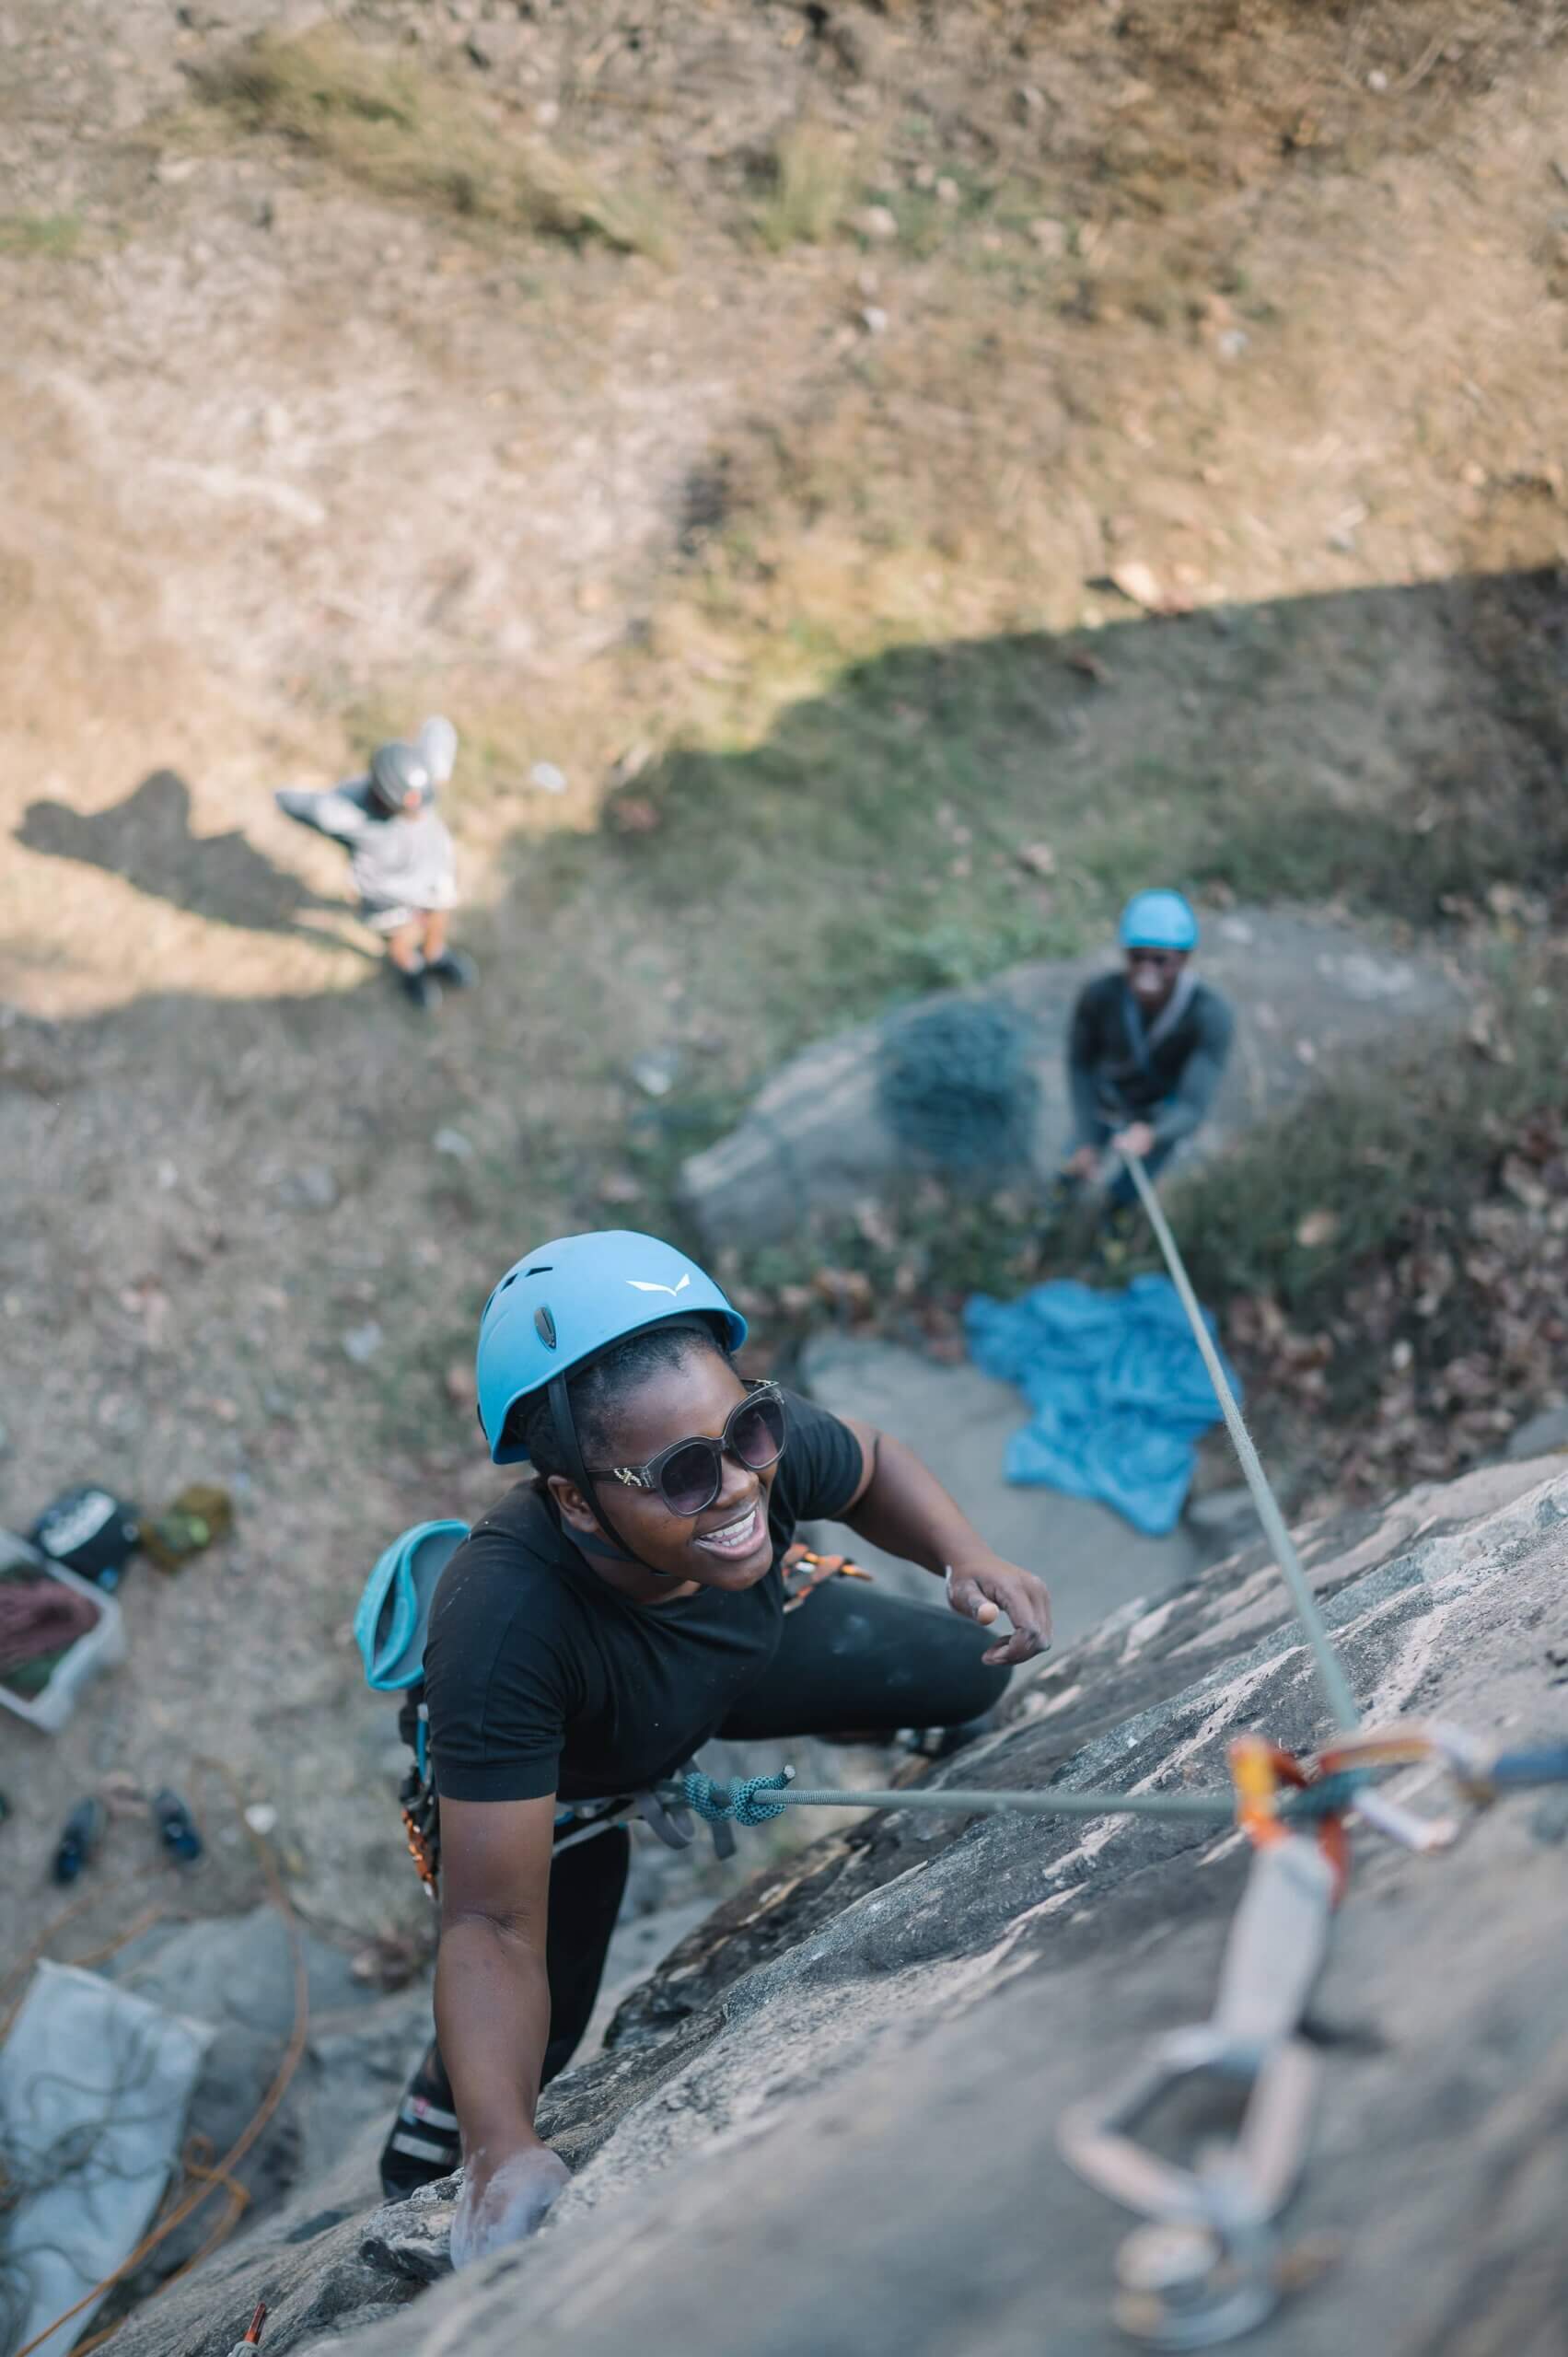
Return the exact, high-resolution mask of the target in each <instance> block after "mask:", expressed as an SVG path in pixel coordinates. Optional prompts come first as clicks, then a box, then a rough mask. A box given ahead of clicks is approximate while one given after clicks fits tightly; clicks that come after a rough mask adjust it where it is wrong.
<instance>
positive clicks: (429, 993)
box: [396, 966, 441, 1015]
mask: <svg viewBox="0 0 1568 2357" xmlns="http://www.w3.org/2000/svg"><path fill="white" fill-rule="evenodd" d="M396 972H397V977H398V988H399V989H400V990H401V992H402V994H403V996H404V997H405V998H406V999H408V1000H409V1001H410V1002H411V1003H412V1004H413V1005H414V1006H417V1007H418V1009H419V1011H420V1013H421V1014H422V1015H434V1014H435V1012H436V1008H437V1007H438V1006H439V1005H440V1004H441V985H440V983H439V982H438V981H436V976H435V973H434V972H433V971H432V970H431V969H430V968H429V967H427V966H416V967H415V968H414V969H413V970H412V972H411V971H410V970H409V969H408V968H407V967H406V966H399V967H398V968H397V969H396Z"/></svg>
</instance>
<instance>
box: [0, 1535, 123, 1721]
mask: <svg viewBox="0 0 1568 2357" xmlns="http://www.w3.org/2000/svg"><path fill="white" fill-rule="evenodd" d="M13 1570H30V1571H33V1572H36V1573H38V1574H39V1575H40V1577H41V1578H43V1579H50V1580H54V1581H57V1582H58V1584H59V1585H60V1586H62V1587H67V1588H72V1589H74V1590H75V1593H76V1595H78V1596H86V1597H87V1601H88V1603H89V1604H90V1605H92V1607H93V1608H94V1609H95V1610H96V1612H97V1614H98V1619H97V1620H96V1621H95V1622H94V1623H93V1626H92V1627H91V1628H90V1629H86V1630H84V1631H83V1632H82V1634H81V1635H80V1636H79V1637H78V1638H77V1639H76V1640H75V1643H74V1644H73V1645H71V1646H70V1648H69V1649H68V1651H66V1652H65V1653H64V1654H63V1655H61V1657H60V1659H59V1660H58V1661H57V1662H56V1663H55V1665H54V1667H53V1669H52V1672H51V1673H50V1678H49V1683H48V1685H47V1686H46V1687H45V1688H44V1689H43V1690H42V1692H41V1693H39V1694H30V1695H29V1694H14V1693H13V1692H12V1691H11V1689H10V1688H9V1687H8V1686H7V1685H6V1679H5V1676H4V1673H3V1672H0V1705H3V1706H4V1707H5V1708H6V1710H7V1711H14V1712H15V1713H16V1714H17V1718H19V1719H26V1721H27V1723H28V1724H29V1726H32V1727H41V1728H42V1730H43V1732H44V1734H45V1735H58V1734H59V1732H60V1729H61V1728H62V1727H63V1726H64V1724H65V1722H66V1720H67V1719H68V1718H69V1717H70V1715H71V1713H72V1712H73V1711H74V1710H75V1707H76V1702H77V1699H78V1697H79V1696H80V1694H81V1690H82V1689H83V1687H84V1686H86V1685H87V1681H88V1679H89V1678H96V1677H97V1676H98V1673H99V1670H100V1669H113V1668H114V1667H115V1666H117V1665H118V1664H119V1663H121V1662H122V1661H123V1660H124V1658H125V1620H124V1616H123V1615H122V1612H121V1609H120V1607H119V1604H118V1603H117V1602H116V1600H115V1598H114V1597H113V1596H105V1594H104V1592H103V1590H102V1589H101V1588H100V1587H95V1586H94V1585H93V1583H92V1581H91V1580H85V1579H82V1578H81V1577H80V1576H79V1575H78V1573H75V1572H73V1571H69V1570H67V1568H66V1566H65V1565H64V1563H56V1562H52V1561H51V1560H50V1558H49V1557H48V1556H47V1555H43V1554H41V1553H40V1552H39V1550H38V1549H37V1548H36V1547H31V1546H29V1544H28V1541H27V1540H26V1539H25V1538H17V1535H16V1533H15V1531H12V1530H0V1581H4V1582H5V1585H10V1583H9V1582H8V1581H5V1574H6V1573H7V1572H10V1571H13Z"/></svg>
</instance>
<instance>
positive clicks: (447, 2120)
mask: <svg viewBox="0 0 1568 2357" xmlns="http://www.w3.org/2000/svg"><path fill="white" fill-rule="evenodd" d="M462 2157H463V2152H462V2146H461V2144H460V2143H459V2141H458V2116H457V2113H456V2112H455V2111H454V2110H453V2108H452V2089H451V2084H450V2082H449V2081H448V2079H447V2073H446V2069H445V2067H444V2065H443V2063H442V2061H441V2054H440V2049H438V2048H437V2046H436V2043H435V2041H434V2039H432V2041H431V2043H430V2045H429V2046H427V2047H426V2049H425V2050H424V2057H423V2059H422V2061H421V2062H420V2065H419V2068H418V2070H417V2071H416V2072H415V2073H414V2074H413V2076H412V2079H411V2080H410V2081H409V2083H408V2085H407V2087H406V2088H405V2089H404V2091H403V2098H402V2101H401V2103H400V2104H399V2106H398V2116H397V2118H396V2119H394V2120H393V2122H392V2127H391V2132H390V2134H389V2136H388V2138H387V2141H386V2142H385V2143H384V2144H383V2145H382V2147H381V2190H382V2191H383V2192H384V2193H385V2195H386V2197H387V2199H388V2200H389V2201H403V2200H407V2198H408V2196H409V2195H410V2194H411V2193H417V2192H418V2190H419V2189H420V2187H421V2186H422V2185H435V2184H436V2183H438V2182H439V2180H440V2179H441V2178H442V2177H450V2176H451V2174H452V2171H453V2170H454V2169H455V2168H457V2167H458V2166H459V2164H460V2162H461V2160H462Z"/></svg>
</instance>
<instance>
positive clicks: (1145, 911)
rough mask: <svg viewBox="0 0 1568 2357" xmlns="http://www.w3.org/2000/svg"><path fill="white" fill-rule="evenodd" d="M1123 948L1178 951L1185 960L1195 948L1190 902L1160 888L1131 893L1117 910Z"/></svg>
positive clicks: (1194, 919) (1193, 922) (1195, 922)
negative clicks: (1128, 898)
mask: <svg viewBox="0 0 1568 2357" xmlns="http://www.w3.org/2000/svg"><path fill="white" fill-rule="evenodd" d="M1118 933H1119V935H1120V938H1121V946H1122V947H1123V949H1179V950H1180V951H1181V953H1182V955H1183V956H1184V957H1185V955H1186V954H1187V952H1188V951H1189V950H1191V949H1196V948H1197V946H1198V920H1197V917H1196V916H1195V914H1194V913H1193V910H1192V903H1191V900H1188V899H1186V897H1185V896H1184V895H1183V894H1182V893H1180V892H1171V891H1167V890H1165V889H1164V888H1161V889H1159V890H1156V891H1152V892H1134V893H1133V895H1132V899H1131V900H1129V901H1128V903H1127V906H1126V907H1125V908H1124V909H1123V910H1122V911H1121V924H1120V926H1119V927H1118Z"/></svg>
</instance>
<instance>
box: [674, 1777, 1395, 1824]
mask: <svg viewBox="0 0 1568 2357" xmlns="http://www.w3.org/2000/svg"><path fill="white" fill-rule="evenodd" d="M794 1775H795V1771H794V1769H793V1768H785V1769H784V1770H782V1771H780V1773H779V1774H778V1775H776V1776H745V1777H741V1778H739V1779H738V1780H737V1782H735V1783H734V1784H723V1783H718V1782H715V1781H714V1779H713V1778H712V1777H711V1776H704V1775H703V1774H702V1773H701V1771H698V1770H695V1769H689V1770H688V1771H687V1772H686V1773H685V1775H684V1776H682V1777H680V1778H679V1781H678V1782H674V1783H672V1784H668V1785H660V1786H658V1787H657V1788H656V1789H657V1793H658V1797H659V1798H660V1799H661V1800H664V1801H668V1802H674V1803H678V1804H680V1805H684V1806H685V1807H687V1808H692V1809H695V1810H696V1812H697V1814H698V1816H699V1817H703V1818H704V1819H706V1821H707V1822H708V1823H709V1824H710V1825H714V1824H720V1823H722V1822H723V1820H724V1819H725V1818H726V1817H734V1818H735V1820H736V1822H737V1823H738V1824H740V1825H760V1824H761V1823H762V1822H763V1821H764V1819H766V1818H767V1817H777V1816H778V1815H779V1813H780V1811H781V1810H783V1809H785V1808H897V1809H915V1810H921V1811H923V1812H924V1813H925V1815H927V1816H929V1817H1012V1816H1019V1817H1184V1818H1189V1819H1191V1818H1202V1820H1203V1821H1204V1822H1205V1823H1207V1824H1211V1825H1213V1824H1229V1823H1231V1822H1233V1821H1234V1819H1235V1817H1236V1795H1235V1794H1234V1793H1222V1792H1195V1793H1086V1792H1080V1791H1074V1789H1073V1788H1072V1787H1071V1786H1066V1787H1062V1786H1056V1785H1052V1786H1051V1787H1049V1788H1048V1789H1047V1790H1046V1791H1044V1792H1035V1793H996V1792H981V1791H973V1792H970V1791H968V1790H966V1789H964V1788H963V1787H961V1786H954V1787H951V1788H949V1789H948V1790H947V1791H945V1792H933V1791H931V1790H930V1789H929V1788H927V1787H925V1786H923V1785H913V1786H905V1787H904V1788H903V1789H902V1790H900V1791H897V1792H862V1793H856V1792H849V1791H846V1790H844V1789H843V1788H842V1786H839V1785H831V1786H830V1787H828V1788H827V1789H826V1790H824V1791H821V1792H815V1791H806V1790H799V1789H797V1788H796V1786H795V1784H794V1782H793V1778H794ZM1364 1782H1365V1775H1364V1774H1363V1772H1362V1771H1345V1772H1343V1773H1341V1774H1338V1775H1334V1776H1325V1777H1323V1778H1322V1779H1321V1780H1320V1781H1319V1782H1318V1783H1316V1784H1313V1785H1311V1786H1309V1787H1308V1788H1307V1790H1305V1791H1301V1792H1292V1793H1287V1794H1281V1796H1280V1815H1281V1817H1287V1818H1295V1817H1300V1818H1306V1819H1308V1820H1312V1819H1316V1818H1318V1817H1326V1816H1330V1815H1331V1814H1333V1813H1334V1812H1335V1811H1337V1810H1340V1809H1342V1808H1346V1807H1348V1806H1349V1805H1350V1804H1351V1802H1352V1800H1353V1797H1354V1795H1355V1793H1356V1792H1357V1790H1358V1789H1359V1788H1360V1786H1361V1785H1362V1784H1363V1783H1364Z"/></svg>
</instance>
